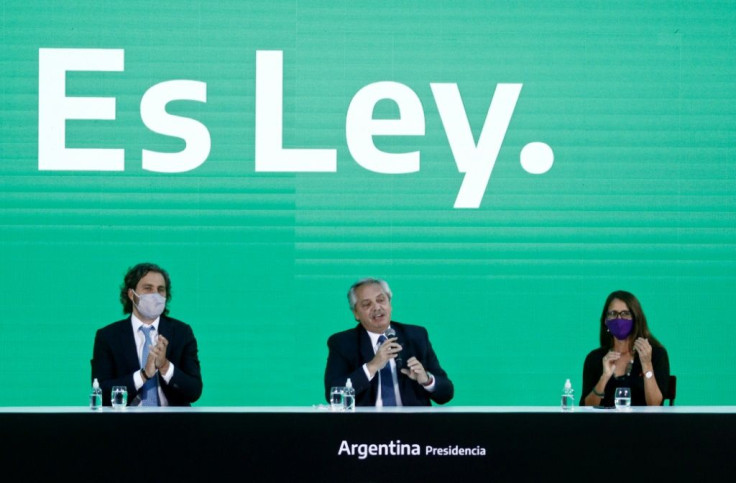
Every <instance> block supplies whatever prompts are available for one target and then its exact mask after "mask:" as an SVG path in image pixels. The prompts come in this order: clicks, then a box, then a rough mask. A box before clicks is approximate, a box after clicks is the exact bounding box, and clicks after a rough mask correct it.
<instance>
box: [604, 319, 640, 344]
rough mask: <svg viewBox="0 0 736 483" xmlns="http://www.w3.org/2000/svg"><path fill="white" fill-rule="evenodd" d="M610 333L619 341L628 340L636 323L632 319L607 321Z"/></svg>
mask: <svg viewBox="0 0 736 483" xmlns="http://www.w3.org/2000/svg"><path fill="white" fill-rule="evenodd" d="M606 327H608V331H609V332H610V333H611V334H613V336H614V337H615V338H617V339H618V340H626V338H627V337H628V336H629V334H631V329H633V328H634V321H633V320H631V319H611V320H606Z"/></svg>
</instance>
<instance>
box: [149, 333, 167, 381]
mask: <svg viewBox="0 0 736 483" xmlns="http://www.w3.org/2000/svg"><path fill="white" fill-rule="evenodd" d="M168 345H169V341H168V340H167V339H166V337H164V336H163V335H159V336H158V341H157V342H156V345H155V346H153V348H152V349H151V353H150V354H149V355H148V360H149V361H150V360H151V356H153V357H154V364H155V366H156V369H158V370H159V372H160V373H161V374H165V373H166V371H167V370H168V369H169V360H168V359H167V358H166V348H167V347H168ZM146 367H148V363H146ZM146 372H148V370H146Z"/></svg>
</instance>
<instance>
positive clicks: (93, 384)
mask: <svg viewBox="0 0 736 483" xmlns="http://www.w3.org/2000/svg"><path fill="white" fill-rule="evenodd" d="M92 387H93V388H94V389H99V388H100V383H99V382H97V378H96V377H95V380H94V382H93V383H92Z"/></svg>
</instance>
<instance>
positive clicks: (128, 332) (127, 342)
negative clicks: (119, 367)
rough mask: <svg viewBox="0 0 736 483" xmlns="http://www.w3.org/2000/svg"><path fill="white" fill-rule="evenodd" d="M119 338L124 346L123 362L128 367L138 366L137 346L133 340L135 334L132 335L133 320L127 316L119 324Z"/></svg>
mask: <svg viewBox="0 0 736 483" xmlns="http://www.w3.org/2000/svg"><path fill="white" fill-rule="evenodd" d="M120 331H121V334H120V339H119V340H121V341H124V342H123V344H124V346H125V349H124V354H125V363H126V364H127V365H128V366H130V367H134V368H135V367H140V365H141V363H140V359H138V347H137V345H136V342H135V336H134V335H133V322H132V321H131V318H130V317H128V319H127V320H125V323H123V324H120Z"/></svg>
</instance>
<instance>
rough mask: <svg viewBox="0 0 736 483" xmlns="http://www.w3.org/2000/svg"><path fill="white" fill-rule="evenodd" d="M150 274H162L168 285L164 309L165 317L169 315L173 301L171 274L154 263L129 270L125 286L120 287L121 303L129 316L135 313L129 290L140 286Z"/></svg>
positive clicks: (140, 264) (143, 264)
mask: <svg viewBox="0 0 736 483" xmlns="http://www.w3.org/2000/svg"><path fill="white" fill-rule="evenodd" d="M148 272H156V273H160V274H161V275H162V276H163V277H164V283H165V284H166V303H167V306H166V308H165V309H164V315H168V313H169V307H168V302H169V300H171V279H169V274H168V273H167V272H166V270H164V269H163V268H161V267H159V266H158V265H156V264H154V263H139V264H138V265H136V266H134V267H131V268H129V269H128V273H126V274H125V278H124V279H123V284H122V285H121V286H120V303H121V304H123V313H124V314H129V313H131V312H133V302H131V300H130V298H128V290H129V289H131V288H132V289H133V290H135V288H136V287H137V286H138V282H140V281H141V279H142V278H143V277H145V276H146V274H147V273H148Z"/></svg>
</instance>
